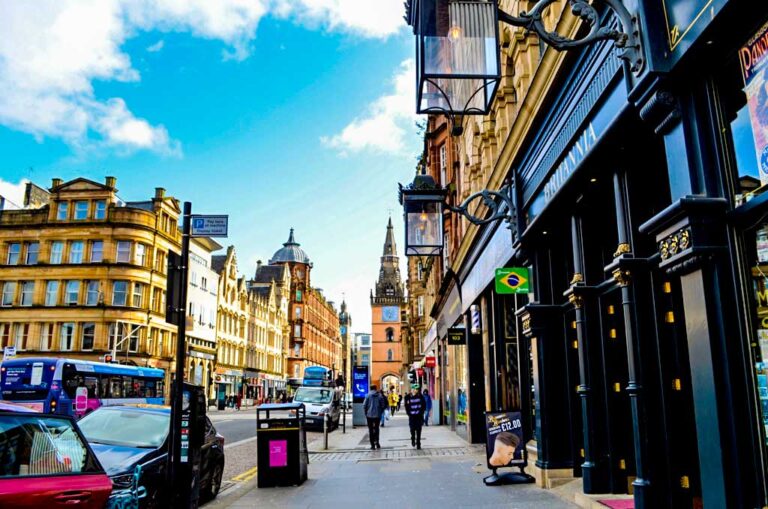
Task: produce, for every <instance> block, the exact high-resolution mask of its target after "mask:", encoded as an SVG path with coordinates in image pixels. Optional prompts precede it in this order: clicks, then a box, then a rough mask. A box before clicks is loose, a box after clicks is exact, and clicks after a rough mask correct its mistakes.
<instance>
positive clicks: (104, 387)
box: [99, 375, 112, 398]
mask: <svg viewBox="0 0 768 509" xmlns="http://www.w3.org/2000/svg"><path fill="white" fill-rule="evenodd" d="M99 385H100V386H101V388H100V390H99V394H101V397H102V398H111V397H112V396H110V395H109V377H108V376H105V375H101V376H100V377H99Z"/></svg>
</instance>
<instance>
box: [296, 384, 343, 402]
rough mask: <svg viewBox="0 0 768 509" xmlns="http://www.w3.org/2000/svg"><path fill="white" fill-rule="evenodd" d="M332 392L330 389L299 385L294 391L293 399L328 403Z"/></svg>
mask: <svg viewBox="0 0 768 509" xmlns="http://www.w3.org/2000/svg"><path fill="white" fill-rule="evenodd" d="M332 397H333V392H332V391H331V390H330V389H307V388H305V387H301V388H300V389H299V390H298V391H296V395H295V396H294V397H293V401H299V402H301V403H330V402H331V398H332Z"/></svg>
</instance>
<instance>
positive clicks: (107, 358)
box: [104, 354, 112, 362]
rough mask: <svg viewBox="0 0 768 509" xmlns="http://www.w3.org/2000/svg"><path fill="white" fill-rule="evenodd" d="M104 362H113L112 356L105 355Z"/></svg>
mask: <svg viewBox="0 0 768 509" xmlns="http://www.w3.org/2000/svg"><path fill="white" fill-rule="evenodd" d="M104 362H112V356H111V355H109V354H106V355H105V356H104Z"/></svg>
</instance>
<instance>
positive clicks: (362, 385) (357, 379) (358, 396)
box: [352, 366, 368, 403]
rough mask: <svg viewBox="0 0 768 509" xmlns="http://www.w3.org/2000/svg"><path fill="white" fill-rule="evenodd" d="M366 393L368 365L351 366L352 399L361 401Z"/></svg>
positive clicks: (356, 401)
mask: <svg viewBox="0 0 768 509" xmlns="http://www.w3.org/2000/svg"><path fill="white" fill-rule="evenodd" d="M367 394H368V366H353V367H352V401H353V402H354V403H362V402H363V401H364V400H365V396H366V395H367Z"/></svg>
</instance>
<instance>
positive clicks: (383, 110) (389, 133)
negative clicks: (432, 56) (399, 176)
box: [321, 59, 418, 153]
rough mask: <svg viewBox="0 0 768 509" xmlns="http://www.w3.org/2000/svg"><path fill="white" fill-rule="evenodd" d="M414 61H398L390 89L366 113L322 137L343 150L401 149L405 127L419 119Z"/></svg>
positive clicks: (328, 144)
mask: <svg viewBox="0 0 768 509" xmlns="http://www.w3.org/2000/svg"><path fill="white" fill-rule="evenodd" d="M414 73H415V70H414V62H413V60H412V59H410V60H406V61H404V62H402V63H401V64H400V67H399V68H398V69H397V72H396V73H395V75H394V77H393V79H392V84H393V88H394V90H393V91H392V93H390V94H387V95H384V96H381V97H379V98H378V99H376V100H375V101H374V102H373V103H371V105H370V106H369V108H368V111H367V112H366V114H365V115H363V116H361V117H358V118H356V119H354V120H353V121H352V122H350V123H349V124H348V125H347V126H346V127H345V128H344V129H342V131H341V132H340V133H338V134H336V135H334V136H331V137H323V138H321V141H322V142H323V143H324V144H326V145H327V146H329V147H332V148H335V149H338V150H339V151H341V152H342V153H346V152H347V151H351V152H358V151H360V150H363V149H374V150H378V151H382V152H401V151H403V149H404V148H405V136H406V134H407V133H408V129H412V128H413V123H414V121H415V120H417V119H418V117H417V115H416V114H415V113H414V112H415V108H414V104H413V101H414V97H415V96H416V90H415V85H414V79H413V76H414Z"/></svg>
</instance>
